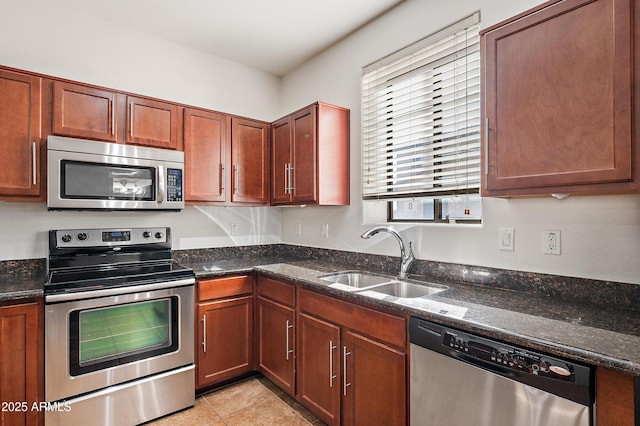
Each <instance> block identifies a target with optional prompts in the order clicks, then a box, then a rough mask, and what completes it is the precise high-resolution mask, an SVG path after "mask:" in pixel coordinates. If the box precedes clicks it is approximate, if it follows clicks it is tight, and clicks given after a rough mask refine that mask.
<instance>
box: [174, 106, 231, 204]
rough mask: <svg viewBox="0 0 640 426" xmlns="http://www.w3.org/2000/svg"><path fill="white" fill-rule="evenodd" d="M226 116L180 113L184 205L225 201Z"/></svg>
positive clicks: (193, 112) (205, 113)
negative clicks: (192, 202) (182, 140)
mask: <svg viewBox="0 0 640 426" xmlns="http://www.w3.org/2000/svg"><path fill="white" fill-rule="evenodd" d="M228 140H229V138H228V135H227V116H225V115H224V114H217V113H213V112H208V111H201V110H196V109H185V111H184V163H185V179H186V182H185V199H186V201H196V202H197V201H225V199H226V197H225V183H226V176H225V171H226V170H225V160H226V158H225V153H226V146H227V142H228Z"/></svg>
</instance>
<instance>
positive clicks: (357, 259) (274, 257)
mask: <svg viewBox="0 0 640 426" xmlns="http://www.w3.org/2000/svg"><path fill="white" fill-rule="evenodd" d="M173 257H174V260H176V261H177V262H180V261H181V260H182V261H186V260H189V261H191V262H206V261H213V260H220V259H229V258H256V259H257V260H258V259H262V258H264V260H265V261H268V262H269V263H277V262H286V261H287V260H297V261H304V260H321V261H322V262H324V263H329V264H332V265H335V267H336V268H337V269H344V270H347V269H349V270H351V269H363V270H368V271H372V272H378V273H383V274H389V275H397V274H398V271H399V270H400V260H399V258H398V257H393V256H382V255H374V254H370V253H357V252H349V251H342V250H331V249H322V248H315V247H304V246H295V245H287V244H270V245H258V246H241V247H224V248H208V249H194V250H177V251H174V252H173ZM410 275H411V277H413V278H417V279H422V280H431V281H436V282H440V283H443V284H446V283H447V282H457V283H464V284H470V285H476V286H481V287H490V288H499V289H504V290H512V291H517V292H522V293H531V294H538V295H546V296H550V297H556V298H559V299H566V300H571V301H572V302H573V303H587V304H598V305H607V306H611V305H614V306H617V307H619V308H622V309H631V310H640V285H636V284H627V283H618V282H612V281H604V280H593V279H585V278H574V277H566V276H560V275H550V274H539V273H532V272H522V271H514V270H507V269H498V268H487V267H482V266H472V265H462V264H455V263H444V262H432V261H429V260H416V262H415V263H414V265H413V266H412V269H411V270H410Z"/></svg>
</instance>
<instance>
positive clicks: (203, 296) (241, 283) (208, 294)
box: [198, 275, 253, 302]
mask: <svg viewBox="0 0 640 426" xmlns="http://www.w3.org/2000/svg"><path fill="white" fill-rule="evenodd" d="M252 292H253V277H252V276H251V275H241V276H236V277H226V278H215V279H206V280H199V281H198V300H199V301H201V302H202V301H203V300H210V299H219V298H221V297H229V296H239V295H241V294H249V293H252Z"/></svg>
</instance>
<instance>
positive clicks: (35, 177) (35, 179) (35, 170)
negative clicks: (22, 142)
mask: <svg viewBox="0 0 640 426" xmlns="http://www.w3.org/2000/svg"><path fill="white" fill-rule="evenodd" d="M31 158H32V159H33V176H32V179H33V184H34V185H36V184H37V183H38V144H37V143H35V142H31Z"/></svg>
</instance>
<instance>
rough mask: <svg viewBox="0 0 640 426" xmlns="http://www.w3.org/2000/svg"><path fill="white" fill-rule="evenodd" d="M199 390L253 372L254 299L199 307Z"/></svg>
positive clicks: (242, 298)
mask: <svg viewBox="0 0 640 426" xmlns="http://www.w3.org/2000/svg"><path fill="white" fill-rule="evenodd" d="M198 314H199V318H200V329H199V332H198V336H199V344H200V348H199V350H198V383H197V385H198V387H202V386H206V385H210V384H213V383H218V382H220V381H223V380H227V379H230V378H233V377H235V376H239V375H241V374H244V373H247V372H250V371H251V370H253V363H252V359H253V351H252V347H253V296H244V297H238V298H233V299H223V300H220V301H216V302H210V303H202V304H200V305H199V306H198Z"/></svg>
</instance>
